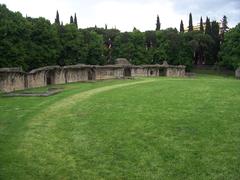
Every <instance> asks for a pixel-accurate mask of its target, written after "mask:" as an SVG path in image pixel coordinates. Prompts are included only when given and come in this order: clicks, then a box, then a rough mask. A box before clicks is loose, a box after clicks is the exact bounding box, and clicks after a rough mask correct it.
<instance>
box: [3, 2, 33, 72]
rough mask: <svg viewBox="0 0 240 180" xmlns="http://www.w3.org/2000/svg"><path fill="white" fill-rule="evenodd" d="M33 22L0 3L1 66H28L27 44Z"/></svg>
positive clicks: (25, 67) (24, 67)
mask: <svg viewBox="0 0 240 180" xmlns="http://www.w3.org/2000/svg"><path fill="white" fill-rule="evenodd" d="M30 26H31V24H30V23H29V22H28V21H27V20H26V19H25V18H23V17H22V15H21V14H20V13H18V12H17V13H13V12H11V11H9V10H8V9H7V7H6V6H5V5H1V4H0V67H22V68H23V69H24V70H26V69H27V68H28V64H27V62H26V60H25V59H26V58H27V52H28V49H27V45H28V43H29V41H30V30H29V29H30Z"/></svg>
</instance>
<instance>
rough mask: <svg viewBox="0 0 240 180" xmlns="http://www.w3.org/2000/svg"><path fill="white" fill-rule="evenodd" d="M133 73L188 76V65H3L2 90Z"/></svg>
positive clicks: (0, 87) (1, 70)
mask: <svg viewBox="0 0 240 180" xmlns="http://www.w3.org/2000/svg"><path fill="white" fill-rule="evenodd" d="M239 74H240V73H238V75H239ZM130 76H132V77H137V76H145V77H151V76H169V77H184V76H185V66H170V65H168V64H166V65H158V64H157V65H142V66H133V65H129V64H126V63H125V64H123V65H107V66H91V65H73V66H65V67H60V66H48V67H43V68H38V69H35V70H32V71H31V72H29V73H24V72H22V71H21V70H19V69H6V68H4V69H0V90H1V91H5V92H10V91H15V90H20V89H25V88H35V87H44V86H47V85H51V84H65V83H71V82H81V81H89V80H104V79H117V78H123V77H130ZM236 76H237V71H236Z"/></svg>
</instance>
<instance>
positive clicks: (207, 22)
mask: <svg viewBox="0 0 240 180" xmlns="http://www.w3.org/2000/svg"><path fill="white" fill-rule="evenodd" d="M205 34H208V35H211V23H210V19H209V18H208V17H207V19H206V27H205Z"/></svg>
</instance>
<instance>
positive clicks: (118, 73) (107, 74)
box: [95, 66, 124, 80]
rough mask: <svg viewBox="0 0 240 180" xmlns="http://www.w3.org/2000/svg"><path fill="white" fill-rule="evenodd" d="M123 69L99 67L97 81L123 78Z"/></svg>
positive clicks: (96, 71) (97, 68)
mask: <svg viewBox="0 0 240 180" xmlns="http://www.w3.org/2000/svg"><path fill="white" fill-rule="evenodd" d="M123 71H124V70H123V68H122V67H113V66H105V67H104V66H103V67H101V66H97V67H96V69H95V73H96V80H104V79H118V78H123Z"/></svg>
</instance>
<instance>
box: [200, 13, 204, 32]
mask: <svg viewBox="0 0 240 180" xmlns="http://www.w3.org/2000/svg"><path fill="white" fill-rule="evenodd" d="M200 32H202V33H203V32H204V28H203V20H202V16H201V19H200Z"/></svg>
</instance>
